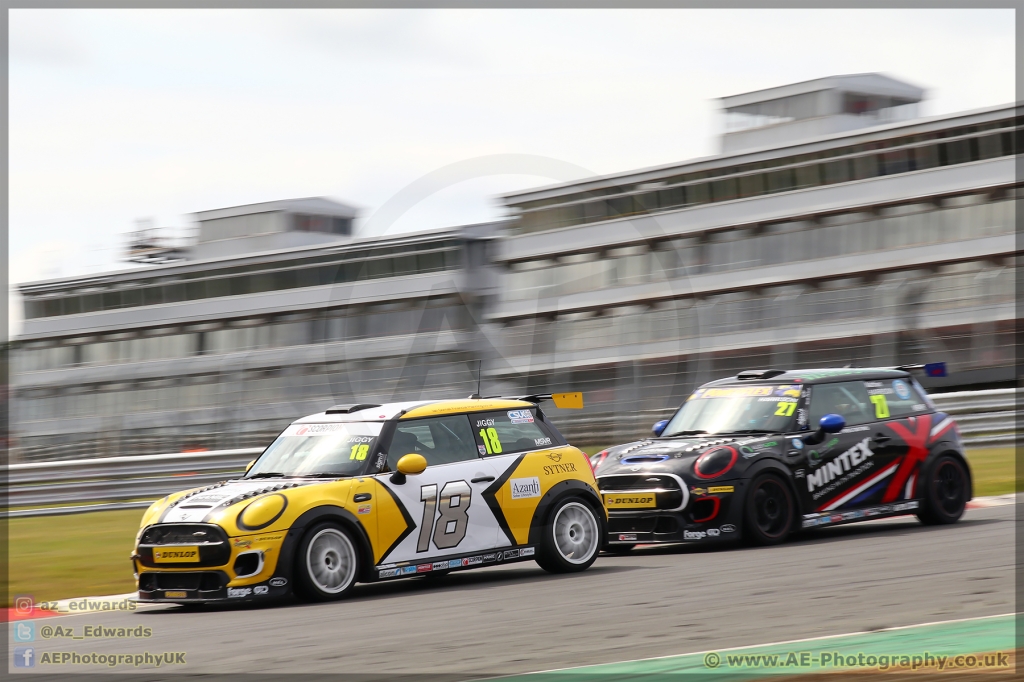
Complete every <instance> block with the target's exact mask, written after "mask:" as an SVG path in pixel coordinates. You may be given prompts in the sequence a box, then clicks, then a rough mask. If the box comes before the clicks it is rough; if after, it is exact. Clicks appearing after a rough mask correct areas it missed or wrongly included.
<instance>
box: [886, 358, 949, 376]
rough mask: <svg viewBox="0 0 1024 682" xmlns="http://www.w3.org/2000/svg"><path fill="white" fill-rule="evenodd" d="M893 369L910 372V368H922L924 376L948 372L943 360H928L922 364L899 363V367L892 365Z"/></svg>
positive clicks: (945, 374) (941, 374)
mask: <svg viewBox="0 0 1024 682" xmlns="http://www.w3.org/2000/svg"><path fill="white" fill-rule="evenodd" d="M893 369H899V370H902V371H904V372H910V371H912V370H924V374H925V376H929V377H945V376H949V374H948V373H947V372H946V363H945V362H928V363H925V364H923V365H921V364H917V365H900V366H899V367H893Z"/></svg>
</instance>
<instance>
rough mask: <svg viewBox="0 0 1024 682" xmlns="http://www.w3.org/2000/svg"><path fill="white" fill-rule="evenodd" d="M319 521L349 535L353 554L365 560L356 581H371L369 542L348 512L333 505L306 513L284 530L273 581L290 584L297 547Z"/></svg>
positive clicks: (316, 508)
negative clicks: (351, 540) (354, 543)
mask: <svg viewBox="0 0 1024 682" xmlns="http://www.w3.org/2000/svg"><path fill="white" fill-rule="evenodd" d="M321 521H333V522H334V523H337V524H338V525H340V526H342V527H343V528H344V529H345V530H347V531H349V533H351V534H352V539H353V540H355V542H356V551H358V552H359V553H360V555H361V556H363V557H366V561H364V562H362V564H363V565H362V566H361V567H360V568H361V571H360V572H359V574H357V575H356V581H357V582H363V583H365V582H370V581H372V580H373V579H374V578H375V573H374V564H375V561H374V554H373V545H372V544H371V543H370V538H369V537H368V536H367V535H366V530H365V529H364V528H363V524H361V523H360V522H359V521H358V520H357V519H356V517H355V516H354V515H353V514H352V512H350V511H348V510H347V509H343V508H342V507H337V506H334V505H321V506H319V507H313V508H312V509H307V510H306V511H304V512H303V513H302V514H300V515H299V518H297V519H295V522H294V523H293V524H292V527H291V528H289V529H288V535H287V536H286V537H285V539H284V542H283V543H282V544H281V554H280V556H279V557H278V568H277V569H276V570H275V572H274V575H275V577H277V576H280V577H283V578H286V579H288V580H290V581H292V583H294V573H293V570H292V567H293V566H294V560H295V558H296V552H297V551H298V547H299V543H300V542H301V541H302V538H303V536H304V535H305V534H306V529H307V528H309V527H311V526H312V525H314V524H317V523H320V522H321Z"/></svg>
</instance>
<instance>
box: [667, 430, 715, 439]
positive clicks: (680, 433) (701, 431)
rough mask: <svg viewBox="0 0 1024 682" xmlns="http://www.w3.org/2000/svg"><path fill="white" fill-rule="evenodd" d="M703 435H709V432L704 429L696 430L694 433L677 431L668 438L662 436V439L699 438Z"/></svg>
mask: <svg viewBox="0 0 1024 682" xmlns="http://www.w3.org/2000/svg"><path fill="white" fill-rule="evenodd" d="M702 433H707V431H705V430H704V429H694V430H693V431H676V432H675V433H672V434H669V435H667V436H662V438H677V437H679V436H699V435H700V434H702Z"/></svg>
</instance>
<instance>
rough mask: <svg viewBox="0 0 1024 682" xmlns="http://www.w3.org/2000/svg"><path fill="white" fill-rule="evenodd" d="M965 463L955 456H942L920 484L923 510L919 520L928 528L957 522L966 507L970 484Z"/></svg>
mask: <svg viewBox="0 0 1024 682" xmlns="http://www.w3.org/2000/svg"><path fill="white" fill-rule="evenodd" d="M969 480H970V479H968V477H967V471H966V470H965V469H964V465H963V462H961V461H960V460H959V459H957V458H956V457H952V456H950V455H943V456H941V457H939V458H938V459H937V460H935V464H933V465H932V466H931V468H930V469H929V470H928V474H927V477H926V478H925V479H924V480H923V481H921V484H922V488H923V490H922V491H921V493H922V497H923V498H924V499H923V500H922V501H921V511H919V512H918V513H917V518H918V519H920V520H921V523H924V524H926V525H929V526H938V525H946V524H950V523H956V522H957V521H959V520H960V517H961V516H963V514H964V509H966V508H967V498H968V497H970V483H969Z"/></svg>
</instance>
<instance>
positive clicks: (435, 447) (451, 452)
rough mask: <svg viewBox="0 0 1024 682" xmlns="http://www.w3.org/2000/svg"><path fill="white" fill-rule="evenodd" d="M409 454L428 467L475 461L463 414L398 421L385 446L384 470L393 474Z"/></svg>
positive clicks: (468, 430) (474, 446)
mask: <svg viewBox="0 0 1024 682" xmlns="http://www.w3.org/2000/svg"><path fill="white" fill-rule="evenodd" d="M409 454H417V455H423V457H424V458H425V459H426V460H427V465H428V466H435V465H438V464H452V463H453V462H464V461H466V460H471V459H477V458H479V455H478V454H477V447H476V443H475V442H474V441H473V431H472V429H471V428H470V426H469V418H468V417H466V415H464V414H460V415H454V416H451V417H430V418H427V419H414V420H409V421H400V422H399V423H398V426H397V427H395V434H394V436H393V437H392V439H391V445H389V446H388V467H389V468H390V469H392V470H394V469H395V467H396V465H397V464H398V460H400V459H401V458H402V457H404V456H405V455H409Z"/></svg>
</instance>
